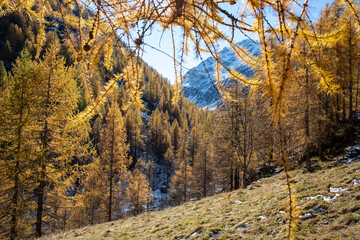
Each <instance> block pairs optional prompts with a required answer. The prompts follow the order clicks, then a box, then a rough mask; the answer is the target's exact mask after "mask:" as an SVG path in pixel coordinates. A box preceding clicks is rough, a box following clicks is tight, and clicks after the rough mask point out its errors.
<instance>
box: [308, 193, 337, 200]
mask: <svg viewBox="0 0 360 240" xmlns="http://www.w3.org/2000/svg"><path fill="white" fill-rule="evenodd" d="M338 196H340V193H337V194H335V196H333V197H326V196H324V195H321V194H319V195H316V196H315V197H307V198H306V200H316V199H320V198H322V199H324V201H325V202H332V201H334V200H335V199H336V198H337V197H338Z"/></svg>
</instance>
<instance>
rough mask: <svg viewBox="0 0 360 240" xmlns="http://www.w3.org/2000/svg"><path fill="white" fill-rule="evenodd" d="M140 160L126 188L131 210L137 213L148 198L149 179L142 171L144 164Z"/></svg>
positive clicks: (141, 210)
mask: <svg viewBox="0 0 360 240" xmlns="http://www.w3.org/2000/svg"><path fill="white" fill-rule="evenodd" d="M141 165H143V164H141V163H140V162H139V163H138V165H137V166H136V168H135V170H134V171H133V172H132V173H131V175H130V179H129V184H128V186H127V189H126V199H127V200H128V201H129V202H131V204H132V212H133V214H134V215H137V214H139V213H141V212H143V211H144V206H147V205H148V203H149V200H150V185H149V180H148V179H147V178H146V175H145V174H144V173H143V171H144V169H143V168H144V166H141Z"/></svg>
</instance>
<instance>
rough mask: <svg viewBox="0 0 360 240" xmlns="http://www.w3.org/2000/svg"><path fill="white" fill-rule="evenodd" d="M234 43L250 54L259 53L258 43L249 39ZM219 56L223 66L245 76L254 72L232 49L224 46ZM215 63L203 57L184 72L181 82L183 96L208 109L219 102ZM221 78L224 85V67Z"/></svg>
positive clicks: (226, 76) (225, 77) (210, 58)
mask: <svg viewBox="0 0 360 240" xmlns="http://www.w3.org/2000/svg"><path fill="white" fill-rule="evenodd" d="M236 45H238V46H240V47H243V48H245V49H246V50H247V51H248V52H249V53H250V54H252V55H255V56H257V55H260V48H259V45H258V44H256V43H254V42H253V41H251V40H249V39H246V40H243V41H241V42H238V43H236ZM220 56H221V62H222V63H223V64H224V66H225V67H227V68H230V69H236V70H237V71H239V72H240V73H242V74H244V75H245V76H251V75H253V74H254V71H253V70H252V69H251V68H250V67H249V66H247V65H245V64H243V63H242V62H241V61H240V60H239V59H238V58H237V57H236V55H235V53H234V52H233V50H232V49H230V48H228V47H224V48H223V49H222V50H221V51H220ZM215 63H216V61H215V59H214V58H212V57H209V58H207V59H205V60H204V61H203V62H201V63H200V64H199V65H197V66H196V67H194V68H192V69H190V70H189V71H188V72H187V73H186V74H185V77H184V82H183V91H184V95H185V97H186V98H188V99H190V100H193V101H194V102H195V103H196V104H197V105H199V106H203V107H205V108H208V109H215V108H216V107H218V106H219V105H220V104H221V97H220V95H219V93H218V92H217V90H216V87H215V81H216V80H215V77H214V73H215ZM221 78H222V80H223V83H224V84H225V85H226V83H227V81H228V72H227V71H226V69H222V76H221Z"/></svg>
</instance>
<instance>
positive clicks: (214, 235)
mask: <svg viewBox="0 0 360 240" xmlns="http://www.w3.org/2000/svg"><path fill="white" fill-rule="evenodd" d="M221 234H222V232H221V231H216V232H211V233H210V238H209V239H215V238H217V237H219V236H220V235H221Z"/></svg>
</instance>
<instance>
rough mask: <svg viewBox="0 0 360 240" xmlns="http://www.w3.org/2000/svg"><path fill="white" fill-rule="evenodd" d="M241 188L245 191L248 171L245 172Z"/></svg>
mask: <svg viewBox="0 0 360 240" xmlns="http://www.w3.org/2000/svg"><path fill="white" fill-rule="evenodd" d="M241 186H242V188H243V189H245V188H246V171H243V174H242V183H241Z"/></svg>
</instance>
